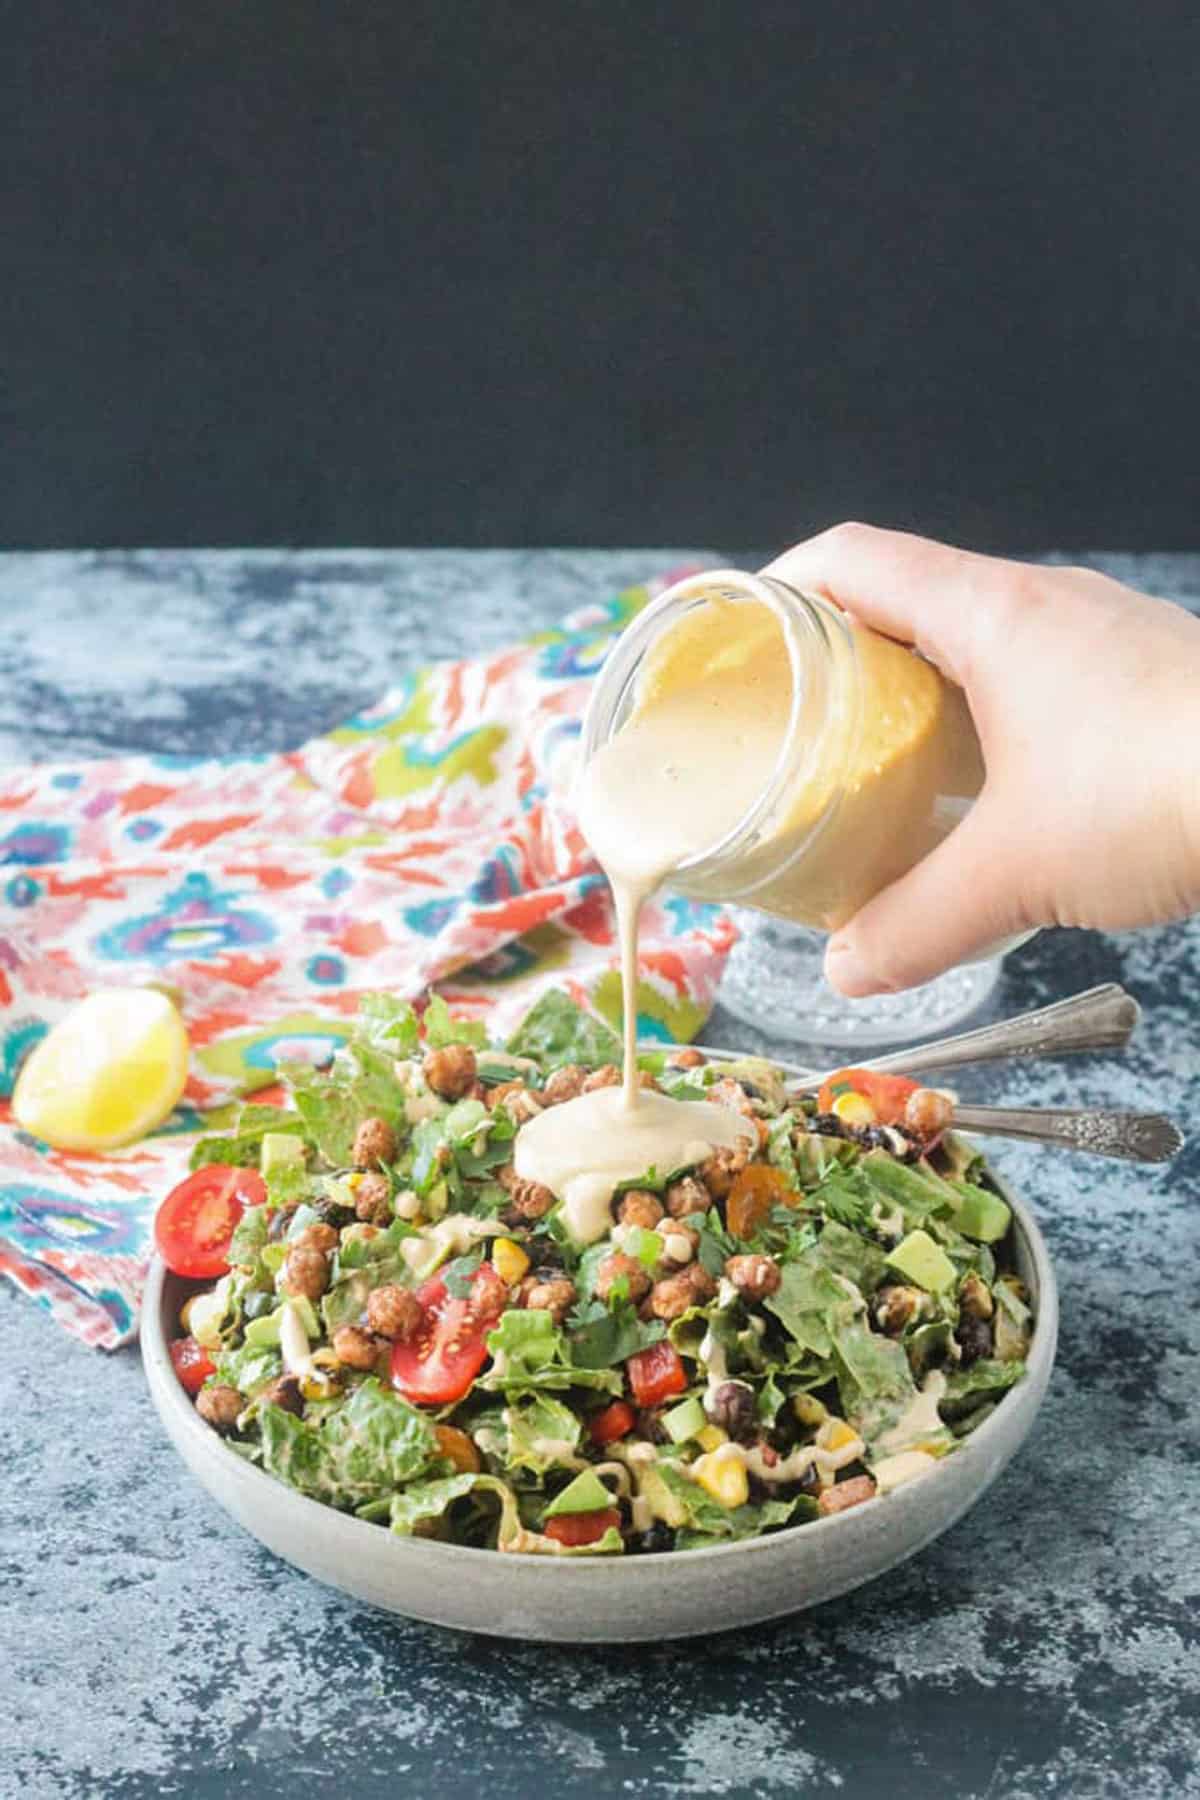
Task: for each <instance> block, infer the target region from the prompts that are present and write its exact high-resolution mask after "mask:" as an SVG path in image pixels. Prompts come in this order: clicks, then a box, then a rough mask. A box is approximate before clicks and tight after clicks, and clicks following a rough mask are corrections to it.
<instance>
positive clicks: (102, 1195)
mask: <svg viewBox="0 0 1200 1800" xmlns="http://www.w3.org/2000/svg"><path fill="white" fill-rule="evenodd" d="M670 579H677V577H671V578H670ZM667 584H668V583H667V581H663V582H662V583H655V584H653V585H652V586H647V587H638V588H633V589H630V590H627V591H626V592H624V593H622V594H619V595H617V596H616V597H615V598H614V599H612V600H610V601H609V602H608V603H607V604H604V605H599V606H590V607H587V608H585V609H584V610H582V611H580V612H578V613H576V614H574V615H573V616H572V617H570V618H569V619H567V620H566V621H565V622H564V624H563V625H562V626H561V628H559V629H557V630H554V631H549V632H546V633H543V634H541V635H540V636H538V637H536V638H534V639H531V640H530V641H528V642H527V643H524V644H520V645H517V646H515V647H514V648H512V649H511V650H507V651H503V652H500V653H499V654H497V655H493V656H489V657H483V658H480V659H479V660H477V661H468V662H455V663H437V664H432V665H430V666H429V667H426V668H422V669H418V670H415V671H413V672H412V673H410V674H408V675H406V676H405V677H404V679H403V680H402V681H401V683H400V685H399V687H397V688H394V689H393V690H392V691H391V692H389V693H388V694H386V695H385V696H384V698H383V699H382V700H381V701H380V702H379V703H378V705H376V706H374V707H372V708H370V710H368V711H367V712H364V713H362V714H360V715H358V716H357V717H355V718H352V719H350V720H348V721H347V722H346V723H345V724H344V725H342V726H341V727H340V728H339V729H337V730H335V731H332V732H330V733H329V734H328V735H327V736H324V737H320V738H316V739H314V740H313V741H312V742H310V743H308V744H305V745H304V746H303V747H302V748H301V749H300V750H298V751H296V752H294V753H292V754H289V755H270V756H244V757H236V756H235V757H212V758H206V759H196V758H188V757H160V756H129V757H120V758H117V759H114V760H110V761H104V762H94V763H84V764H72V765H70V766H61V765H54V764H43V765H38V766H34V767H30V768H25V769H21V770H16V771H11V770H10V771H6V772H4V774H3V775H0V864H3V865H4V871H5V874H4V876H0V1093H2V1094H4V1095H8V1094H11V1091H12V1085H13V1081H14V1080H15V1077H16V1073H17V1070H18V1068H19V1066H20V1063H21V1059H22V1058H23V1056H24V1055H25V1054H26V1053H27V1052H28V1051H29V1049H30V1047H31V1046H32V1045H33V1044H34V1043H36V1042H37V1040H38V1039H39V1038H40V1037H41V1036H42V1035H43V1034H44V1033H45V1032H46V1030H47V1029H48V1028H49V1026H50V1025H51V1024H52V1023H53V1022H54V1020H55V1019H57V1018H58V1017H60V1016H61V1014H62V1013H63V1012H65V1011H66V1010H67V1008H68V1007H69V1006H71V1005H72V1004H73V1002H75V1001H76V1000H78V999H79V998H80V997H81V996H83V995H84V994H86V993H88V992H89V991H91V990H93V989H95V988H98V987H113V986H119V985H125V984H128V985H137V984H141V983H145V982H149V981H154V982H160V983H165V984H168V985H170V986H171V987H172V988H174V989H176V990H177V991H178V993H179V994H180V995H181V997H182V1005H183V1010H184V1015H185V1018H186V1020H187V1025H188V1030H189V1033H190V1036H191V1042H192V1060H191V1069H190V1076H189V1080H188V1084H187V1089H186V1092H185V1095H184V1099H183V1102H182V1103H181V1105H180V1107H179V1109H178V1110H177V1112H176V1114H175V1115H174V1116H173V1117H172V1118H171V1119H170V1120H169V1121H168V1122H167V1124H166V1125H165V1126H164V1127H163V1128H162V1129H161V1131H159V1132H157V1133H156V1134H155V1135H154V1136H153V1137H151V1138H150V1139H148V1140H146V1141H145V1142H143V1143H141V1144H138V1145H136V1146H134V1147H133V1148H132V1149H130V1150H128V1151H125V1152H121V1153H117V1154H114V1155H111V1156H105V1157H98V1156H87V1155H82V1154H75V1153H70V1152H62V1151H51V1150H48V1149H47V1148H46V1147H45V1146H44V1145H42V1144H41V1143H39V1142H37V1141H35V1140H34V1139H33V1138H31V1137H29V1136H28V1135H27V1134H26V1133H24V1132H22V1131H19V1130H17V1129H16V1128H15V1126H14V1125H13V1124H12V1122H11V1115H10V1113H9V1111H8V1107H7V1101H4V1102H2V1103H0V1270H3V1272H4V1273H5V1274H7V1275H8V1276H9V1277H10V1278H11V1279H12V1280H13V1281H14V1282H15V1283H16V1284H17V1285H18V1286H19V1287H20V1288H22V1289H23V1290H24V1291H25V1292H26V1293H28V1294H30V1295H32V1296H33V1297H34V1298H35V1299H37V1300H38V1301H40V1302H41V1303H42V1304H43V1305H44V1306H47V1307H48V1308H49V1309H50V1311H51V1312H52V1313H53V1314H54V1316H55V1317H56V1318H57V1319H58V1320H59V1321H60V1323H62V1324H63V1325H65V1326H66V1327H67V1329H68V1330H70V1331H72V1332H74V1333H75V1335H76V1336H78V1337H81V1338H83V1339H84V1340H85V1341H86V1342H88V1343H91V1344H96V1345H101V1346H104V1347H105V1348H113V1347H115V1346H117V1345H119V1344H123V1343H125V1342H127V1341H128V1340H129V1339H130V1338H131V1337H132V1336H133V1334H134V1332H135V1330H136V1326H137V1308H138V1299H139V1295H140V1292H141V1285H142V1279H143V1276H144V1272H145V1267H146V1259H147V1256H148V1248H149V1242H150V1226H151V1220H152V1218H153V1213H154V1209H155V1206H156V1204H157V1202H158V1200H159V1199H160V1198H161V1197H162V1195H163V1193H165V1192H166V1190H167V1189H168V1188H169V1187H170V1186H171V1185H172V1184H173V1183H174V1182H175V1181H177V1180H178V1179H179V1178H180V1176H181V1175H182V1174H183V1172H184V1171H185V1168H186V1164H187V1159H188V1154H189V1151H190V1148H191V1142H192V1136H193V1134H194V1133H195V1131H196V1130H197V1128H198V1127H199V1125H200V1122H201V1120H200V1115H202V1114H210V1115H211V1114H212V1113H213V1112H214V1110H215V1109H219V1108H221V1107H222V1106H228V1105H229V1104H230V1103H231V1102H232V1101H233V1100H235V1099H236V1097H237V1096H239V1095H242V1094H245V1093H247V1092H250V1091H252V1090H254V1089H258V1088H262V1087H266V1086H268V1085H269V1084H271V1083H272V1082H273V1081H274V1078H275V1064H276V1061H277V1059H280V1058H292V1059H295V1058H297V1057H302V1058H308V1059H314V1060H320V1059H322V1058H324V1057H326V1056H327V1055H328V1054H329V1053H330V1051H331V1049H332V1048H333V1047H334V1046H335V1045H336V1044H337V1042H338V1041H339V1040H340V1039H341V1038H342V1037H344V1036H345V1034H346V1031H347V1029H348V1025H347V1021H348V1019H349V1017H350V1016H351V1015H352V1014H353V1013H354V1011H355V1009H356V1007H357V1004H358V999H359V996H360V995H361V994H362V993H364V992H366V991H368V990H370V989H373V988H386V989H388V990H390V991H391V992H393V993H396V994H400V995H404V996H408V997H413V996H416V995H418V994H420V993H422V992H423V991H424V990H425V989H427V988H428V987H429V985H430V984H431V983H434V982H436V983H438V985H439V989H440V991H441V992H442V993H443V994H444V995H445V996H446V998H447V1000H448V1001H449V1002H450V1003H451V1005H452V1006H453V1007H454V1009H455V1010H456V1011H458V1012H462V1013H469V1014H471V1015H474V1016H487V1018H488V1020H489V1024H490V1025H491V1027H492V1029H493V1031H494V1033H495V1034H497V1035H500V1036H503V1035H504V1034H505V1033H506V1032H507V1031H509V1030H510V1029H511V1027H512V1026H513V1024H514V1023H515V1022H516V1020H517V1019H518V1018H520V1017H521V1015H522V1014H523V1013H524V1012H525V1011H526V1010H527V1009H528V1007H529V1006H530V1005H532V1003H533V1001H534V1000H535V999H536V998H537V996H538V995H539V993H541V992H542V990H543V989H544V988H546V987H548V986H559V987H563V988H565V989H566V990H568V991H569V992H570V993H572V994H573V995H574V996H575V997H576V998H577V999H579V1000H581V1001H585V1002H587V1003H588V1004H590V1005H591V1006H593V1007H594V1008H595V1009H596V1010H597V1011H598V1012H599V1013H601V1014H602V1015H603V1016H604V1017H605V1018H607V1019H608V1020H610V1021H611V1022H612V1023H613V1024H617V1023H619V1017H620V981H619V976H618V972H617V956H616V949H615V943H614V933H613V923H612V916H611V910H610V903H609V896H608V892H607V889H606V887H605V885H604V882H603V880H602V878H601V877H600V875H599V873H598V871H597V869H596V866H595V864H594V862H592V861H591V859H590V857H589V855H588V852H587V849H586V846H585V845H584V843H583V840H582V839H581V837H580V835H579V832H578V830H577V828H576V826H575V824H574V821H573V819H572V817H571V815H570V813H569V811H568V810H567V809H566V807H565V806H564V805H563V804H562V794H563V791H564V788H565V780H566V773H567V770H568V768H569V764H570V760H571V756H572V745H573V740H574V739H575V738H576V737H577V735H578V732H579V721H580V716H581V712H582V709H583V706H584V704H585V702H586V699H587V694H588V689H589V685H590V682H591V679H592V677H593V676H594V674H595V672H596V670H597V669H598V667H599V666H600V663H601V662H602V661H603V658H604V656H605V653H606V652H607V650H608V648H609V646H610V645H611V644H612V642H613V640H614V639H615V637H616V636H617V635H618V633H619V632H620V630H621V629H622V628H623V626H624V625H625V624H626V623H627V622H628V620H629V619H630V618H632V617H633V615H634V614H635V613H636V612H637V611H638V610H639V609H640V608H641V607H642V606H643V605H644V604H645V603H646V601H647V600H648V599H649V598H650V597H651V594H652V593H655V592H658V591H660V588H661V587H662V586H666V585H667ZM732 937H733V933H732V929H731V927H730V925H729V923H728V921H727V920H726V919H725V917H724V916H723V915H722V914H720V913H719V912H718V911H717V910H716V909H714V908H712V907H707V906H700V905H695V904H692V903H690V902H688V901H684V900H680V899H675V898H663V899H661V900H660V901H659V902H658V903H656V904H654V905H652V906H651V907H650V908H649V909H648V914H647V918H646V921H645V930H644V936H643V942H642V964H641V981H640V986H639V992H638V1010H639V1026H640V1029H641V1031H642V1033H643V1034H644V1035H648V1036H659V1037H663V1038H674V1039H685V1038H688V1037H691V1036H692V1035H693V1034H694V1033H695V1032H696V1030H697V1029H698V1028H699V1026H700V1025H701V1023H702V1022H703V1020H704V1018H705V1017H706V1015H707V1013H708V1010H709V1007H710V1006H711V1003H712V999H713V994H714V991H715V988H716V984H717V981H718V980H719V978H720V973H721V969H722V966H723V963H724V959H725V956H726V954H727V952H728V949H729V947H730V944H731V942H732ZM210 1123H211V1120H210Z"/></svg>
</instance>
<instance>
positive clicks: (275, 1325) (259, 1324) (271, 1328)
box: [245, 1294, 321, 1345]
mask: <svg viewBox="0 0 1200 1800" xmlns="http://www.w3.org/2000/svg"><path fill="white" fill-rule="evenodd" d="M285 1306H291V1307H294V1308H295V1311H296V1316H297V1317H298V1318H299V1320H300V1322H301V1324H302V1325H303V1326H304V1329H305V1331H306V1332H307V1333H308V1335H309V1337H310V1338H319V1337H320V1335H321V1321H320V1320H319V1319H318V1317H317V1312H316V1308H315V1307H314V1305H313V1303H312V1301H311V1300H309V1299H308V1298H307V1297H306V1296H305V1295H304V1294H288V1295H287V1296H286V1298H285V1299H284V1304H283V1306H277V1307H276V1308H275V1311H274V1312H273V1313H267V1314H266V1316H265V1317H264V1318H261V1319H251V1320H250V1322H249V1324H248V1325H247V1326H246V1332H245V1336H246V1342H247V1343H248V1344H264V1345H266V1344H277V1343H278V1342H279V1330H280V1326H281V1325H282V1323H283V1312H284V1307H285Z"/></svg>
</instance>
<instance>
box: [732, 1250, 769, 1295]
mask: <svg viewBox="0 0 1200 1800" xmlns="http://www.w3.org/2000/svg"><path fill="white" fill-rule="evenodd" d="M725 1274H726V1276H727V1278H728V1279H729V1280H730V1281H732V1283H733V1285H734V1287H735V1288H736V1289H737V1291H738V1293H739V1294H743V1295H744V1296H745V1297H746V1299H747V1300H765V1299H766V1297H767V1295H768V1294H773V1293H774V1292H775V1291H776V1289H777V1288H778V1286H779V1282H780V1279H781V1277H780V1274H779V1264H778V1263H777V1262H776V1261H775V1258H774V1257H773V1256H731V1257H730V1258H729V1259H728V1261H727V1262H726V1264H725Z"/></svg>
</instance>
